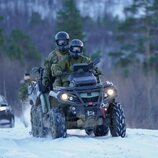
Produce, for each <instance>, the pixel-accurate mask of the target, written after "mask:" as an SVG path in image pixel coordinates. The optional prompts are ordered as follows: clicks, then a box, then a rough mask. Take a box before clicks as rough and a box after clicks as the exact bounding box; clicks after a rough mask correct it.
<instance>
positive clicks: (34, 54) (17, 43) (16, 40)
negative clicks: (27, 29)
mask: <svg viewBox="0 0 158 158" xmlns="http://www.w3.org/2000/svg"><path fill="white" fill-rule="evenodd" d="M7 55H8V56H9V58H11V59H13V60H19V61H21V62H24V63H30V62H32V63H36V62H39V61H40V59H41V54H40V53H39V51H38V50H37V48H36V47H35V46H34V44H33V42H32V39H31V37H30V36H29V35H27V34H26V33H24V32H23V31H21V30H19V29H14V30H12V32H11V34H10V36H9V39H8V51H7Z"/></svg>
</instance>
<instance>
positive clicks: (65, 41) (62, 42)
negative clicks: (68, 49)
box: [57, 40, 68, 46]
mask: <svg viewBox="0 0 158 158" xmlns="http://www.w3.org/2000/svg"><path fill="white" fill-rule="evenodd" d="M57 45H58V46H66V45H68V40H57Z"/></svg>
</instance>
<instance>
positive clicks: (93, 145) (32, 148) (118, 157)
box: [0, 119, 158, 158]
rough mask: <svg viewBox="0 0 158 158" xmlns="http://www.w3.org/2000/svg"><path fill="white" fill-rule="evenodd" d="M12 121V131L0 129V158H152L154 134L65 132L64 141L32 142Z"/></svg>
mask: <svg viewBox="0 0 158 158" xmlns="http://www.w3.org/2000/svg"><path fill="white" fill-rule="evenodd" d="M29 132H30V128H25V127H24V125H23V124H22V123H21V122H20V121H19V120H18V119H16V124H15V128H0V158H156V157H157V155H158V130H142V129H127V137H125V138H120V137H118V138H113V137H111V135H110V134H109V135H108V136H105V137H93V136H91V137H90V136H87V135H86V134H85V132H84V131H83V130H69V131H68V137H67V138H59V139H55V140H52V139H51V137H47V138H33V137H32V136H31V135H30V134H29Z"/></svg>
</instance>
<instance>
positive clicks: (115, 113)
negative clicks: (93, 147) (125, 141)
mask: <svg viewBox="0 0 158 158" xmlns="http://www.w3.org/2000/svg"><path fill="white" fill-rule="evenodd" d="M110 109H111V111H110V119H111V121H110V133H111V135H112V136H113V137H119V136H121V137H125V136H126V123H125V115H124V111H123V108H122V105H121V104H120V103H117V102H116V103H112V104H111V105H110Z"/></svg>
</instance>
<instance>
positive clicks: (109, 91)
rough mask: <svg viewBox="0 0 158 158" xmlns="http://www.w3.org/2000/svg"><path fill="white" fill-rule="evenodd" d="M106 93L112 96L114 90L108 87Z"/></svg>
mask: <svg viewBox="0 0 158 158" xmlns="http://www.w3.org/2000/svg"><path fill="white" fill-rule="evenodd" d="M107 94H108V95H109V96H113V95H114V90H113V89H111V88H110V89H108V90H107Z"/></svg>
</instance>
